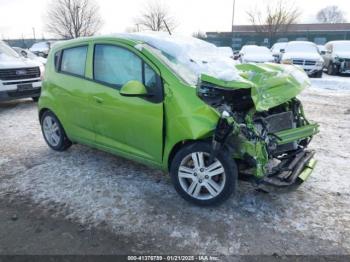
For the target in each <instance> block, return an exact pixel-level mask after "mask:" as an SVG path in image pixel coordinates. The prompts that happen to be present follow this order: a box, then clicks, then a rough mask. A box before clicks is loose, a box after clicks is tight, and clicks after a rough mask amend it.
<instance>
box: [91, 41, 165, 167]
mask: <svg viewBox="0 0 350 262" xmlns="http://www.w3.org/2000/svg"><path fill="white" fill-rule="evenodd" d="M92 63H93V82H91V83H90V84H92V85H94V86H95V88H94V94H92V101H93V106H94V110H93V112H92V118H93V123H94V129H95V132H96V142H97V143H98V144H99V145H101V146H103V147H105V148H108V149H111V150H113V151H119V152H122V153H126V154H129V155H130V156H132V157H136V158H142V159H145V160H149V161H151V162H156V163H161V161H162V148H163V99H162V97H163V89H162V88H163V87H162V82H161V78H160V76H159V73H158V71H157V69H156V68H155V67H154V65H153V64H152V63H151V62H150V61H148V60H147V58H146V57H144V56H143V55H142V54H141V53H140V52H138V50H134V49H133V48H130V47H129V46H126V45H123V44H120V45H119V44H118V45H117V44H114V43H106V42H102V43H98V42H97V43H95V45H94V55H93V62H92ZM130 80H137V81H140V82H142V83H144V85H145V86H146V88H147V91H148V92H149V94H152V97H149V98H146V97H126V96H122V95H121V94H120V92H119V91H120V88H121V87H122V86H123V85H124V84H125V83H127V82H128V81H130Z"/></svg>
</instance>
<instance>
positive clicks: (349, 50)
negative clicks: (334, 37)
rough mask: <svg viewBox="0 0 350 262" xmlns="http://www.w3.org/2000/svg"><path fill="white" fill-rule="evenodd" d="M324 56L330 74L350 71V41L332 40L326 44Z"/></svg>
mask: <svg viewBox="0 0 350 262" xmlns="http://www.w3.org/2000/svg"><path fill="white" fill-rule="evenodd" d="M325 48H326V50H325V52H323V54H322V56H323V59H324V61H325V64H324V66H325V68H326V69H327V73H328V74H330V75H336V74H338V73H345V74H349V73H350V41H332V42H328V43H327V44H326V45H325Z"/></svg>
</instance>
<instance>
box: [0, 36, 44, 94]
mask: <svg viewBox="0 0 350 262" xmlns="http://www.w3.org/2000/svg"><path fill="white" fill-rule="evenodd" d="M44 70H45V68H44V65H43V64H42V63H38V62H35V61H33V60H30V59H26V58H24V57H21V56H20V55H18V54H17V53H16V51H14V50H13V49H12V48H11V47H9V46H8V45H7V44H5V43H4V42H3V41H0V101H4V100H12V99H19V98H28V97H31V98H33V100H34V101H37V100H38V98H39V96H40V89H41V80H42V76H43V74H44Z"/></svg>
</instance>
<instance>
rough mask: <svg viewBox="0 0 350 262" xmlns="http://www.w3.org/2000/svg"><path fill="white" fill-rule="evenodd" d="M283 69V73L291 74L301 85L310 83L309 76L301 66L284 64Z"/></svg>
mask: <svg viewBox="0 0 350 262" xmlns="http://www.w3.org/2000/svg"><path fill="white" fill-rule="evenodd" d="M283 69H284V71H283V74H284V75H291V76H292V77H293V78H294V79H295V80H296V81H297V82H298V83H299V84H300V85H301V86H310V85H311V82H310V78H309V77H308V76H307V74H306V73H305V72H304V70H302V69H301V68H299V67H296V66H294V65H284V66H283Z"/></svg>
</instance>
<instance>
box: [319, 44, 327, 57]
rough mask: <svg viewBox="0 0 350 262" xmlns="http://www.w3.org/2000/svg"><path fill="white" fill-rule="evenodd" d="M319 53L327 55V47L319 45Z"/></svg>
mask: <svg viewBox="0 0 350 262" xmlns="http://www.w3.org/2000/svg"><path fill="white" fill-rule="evenodd" d="M317 49H318V52H319V53H320V54H321V55H323V54H324V53H326V47H325V46H324V45H317Z"/></svg>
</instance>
